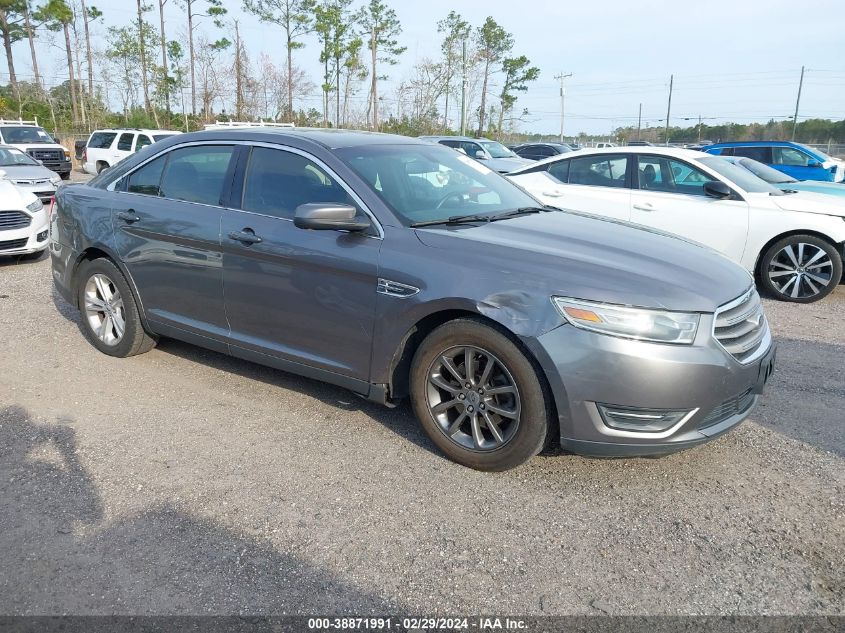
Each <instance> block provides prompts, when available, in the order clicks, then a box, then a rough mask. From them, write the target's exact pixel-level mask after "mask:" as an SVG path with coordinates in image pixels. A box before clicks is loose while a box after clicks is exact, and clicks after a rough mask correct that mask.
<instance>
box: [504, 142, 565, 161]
mask: <svg viewBox="0 0 845 633" xmlns="http://www.w3.org/2000/svg"><path fill="white" fill-rule="evenodd" d="M512 149H513V152H514V154H516V155H517V156H520V157H521V158H527V159H529V160H543V159H544V158H551V157H552V156H558V155H559V154H566V153H567V152H571V151H573V150H572V148H571V147H570V146H569V145H567V144H566V143H525V144H523V145H517V146H516V147H514V148H512Z"/></svg>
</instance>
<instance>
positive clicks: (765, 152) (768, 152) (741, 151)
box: [723, 146, 772, 163]
mask: <svg viewBox="0 0 845 633" xmlns="http://www.w3.org/2000/svg"><path fill="white" fill-rule="evenodd" d="M733 150H734V153H733V154H732V155H733V156H744V157H745V158H753V159H754V160H756V161H759V162H761V163H771V162H772V148H771V147H751V146H749V147H734V148H733ZM723 155H724V154H723Z"/></svg>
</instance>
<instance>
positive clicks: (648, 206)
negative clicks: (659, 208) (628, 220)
mask: <svg viewBox="0 0 845 633" xmlns="http://www.w3.org/2000/svg"><path fill="white" fill-rule="evenodd" d="M634 208H635V209H637V210H638V211H654V206H653V205H652V204H651V203H650V202H646V203H645V204H635V205H634Z"/></svg>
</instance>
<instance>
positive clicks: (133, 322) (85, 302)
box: [77, 259, 156, 358]
mask: <svg viewBox="0 0 845 633" xmlns="http://www.w3.org/2000/svg"><path fill="white" fill-rule="evenodd" d="M77 279H78V280H79V283H78V285H77V305H78V306H79V310H80V312H81V313H82V332H83V333H84V334H85V338H87V339H88V341H89V342H90V343H91V344H92V345H93V346H94V347H96V348H97V349H98V350H100V351H101V352H102V353H103V354H108V355H109V356H117V357H119V358H126V357H127V356H134V355H136V354H143V353H144V352H148V351H149V350H151V349H152V348H153V347H155V343H156V341H155V339H154V338H153V337H152V336H150V335H149V334H147V333H146V332H145V331H144V328H143V326H142V325H141V316H140V313H139V311H138V305H137V304H136V303H135V297H134V295H133V294H132V290H131V289H130V288H129V284H128V283H127V281H126V278H125V277H124V276H123V274H122V273H121V272H120V270H119V269H118V268H117V266H115V265H114V264H113V263H112V262H110V261H109V260H107V259H95V260H91V261H86V262H83V263H82V264H81V265H80V267H79V271H78V273H77Z"/></svg>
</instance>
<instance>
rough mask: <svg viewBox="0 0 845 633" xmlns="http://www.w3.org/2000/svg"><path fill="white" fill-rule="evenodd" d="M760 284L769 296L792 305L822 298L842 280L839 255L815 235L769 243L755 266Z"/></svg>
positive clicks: (792, 236)
mask: <svg viewBox="0 0 845 633" xmlns="http://www.w3.org/2000/svg"><path fill="white" fill-rule="evenodd" d="M757 275H758V279H759V280H760V285H761V286H762V287H763V289H764V290H765V291H766V292H767V293H768V294H769V295H771V296H772V297H775V298H776V299H780V300H781V301H790V302H793V303H813V302H814V301H819V300H820V299H824V298H825V297H826V296H827V295H829V294H830V293H831V292H833V291H834V290H835V289H836V286H837V285H839V282H840V280H841V279H842V256H841V255H840V253H838V252H837V250H836V248H835V247H834V246H833V245H832V244H830V243H829V242H826V241H825V240H823V239H821V238H819V237H816V236H815V235H790V236H788V237H785V238H783V239H782V240H779V241H777V242H775V243H774V244H772V245H771V246H770V247H769V248H768V249H766V251H765V252H764V253H763V255H762V256H761V257H760V262H759V264H758V266H757Z"/></svg>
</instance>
